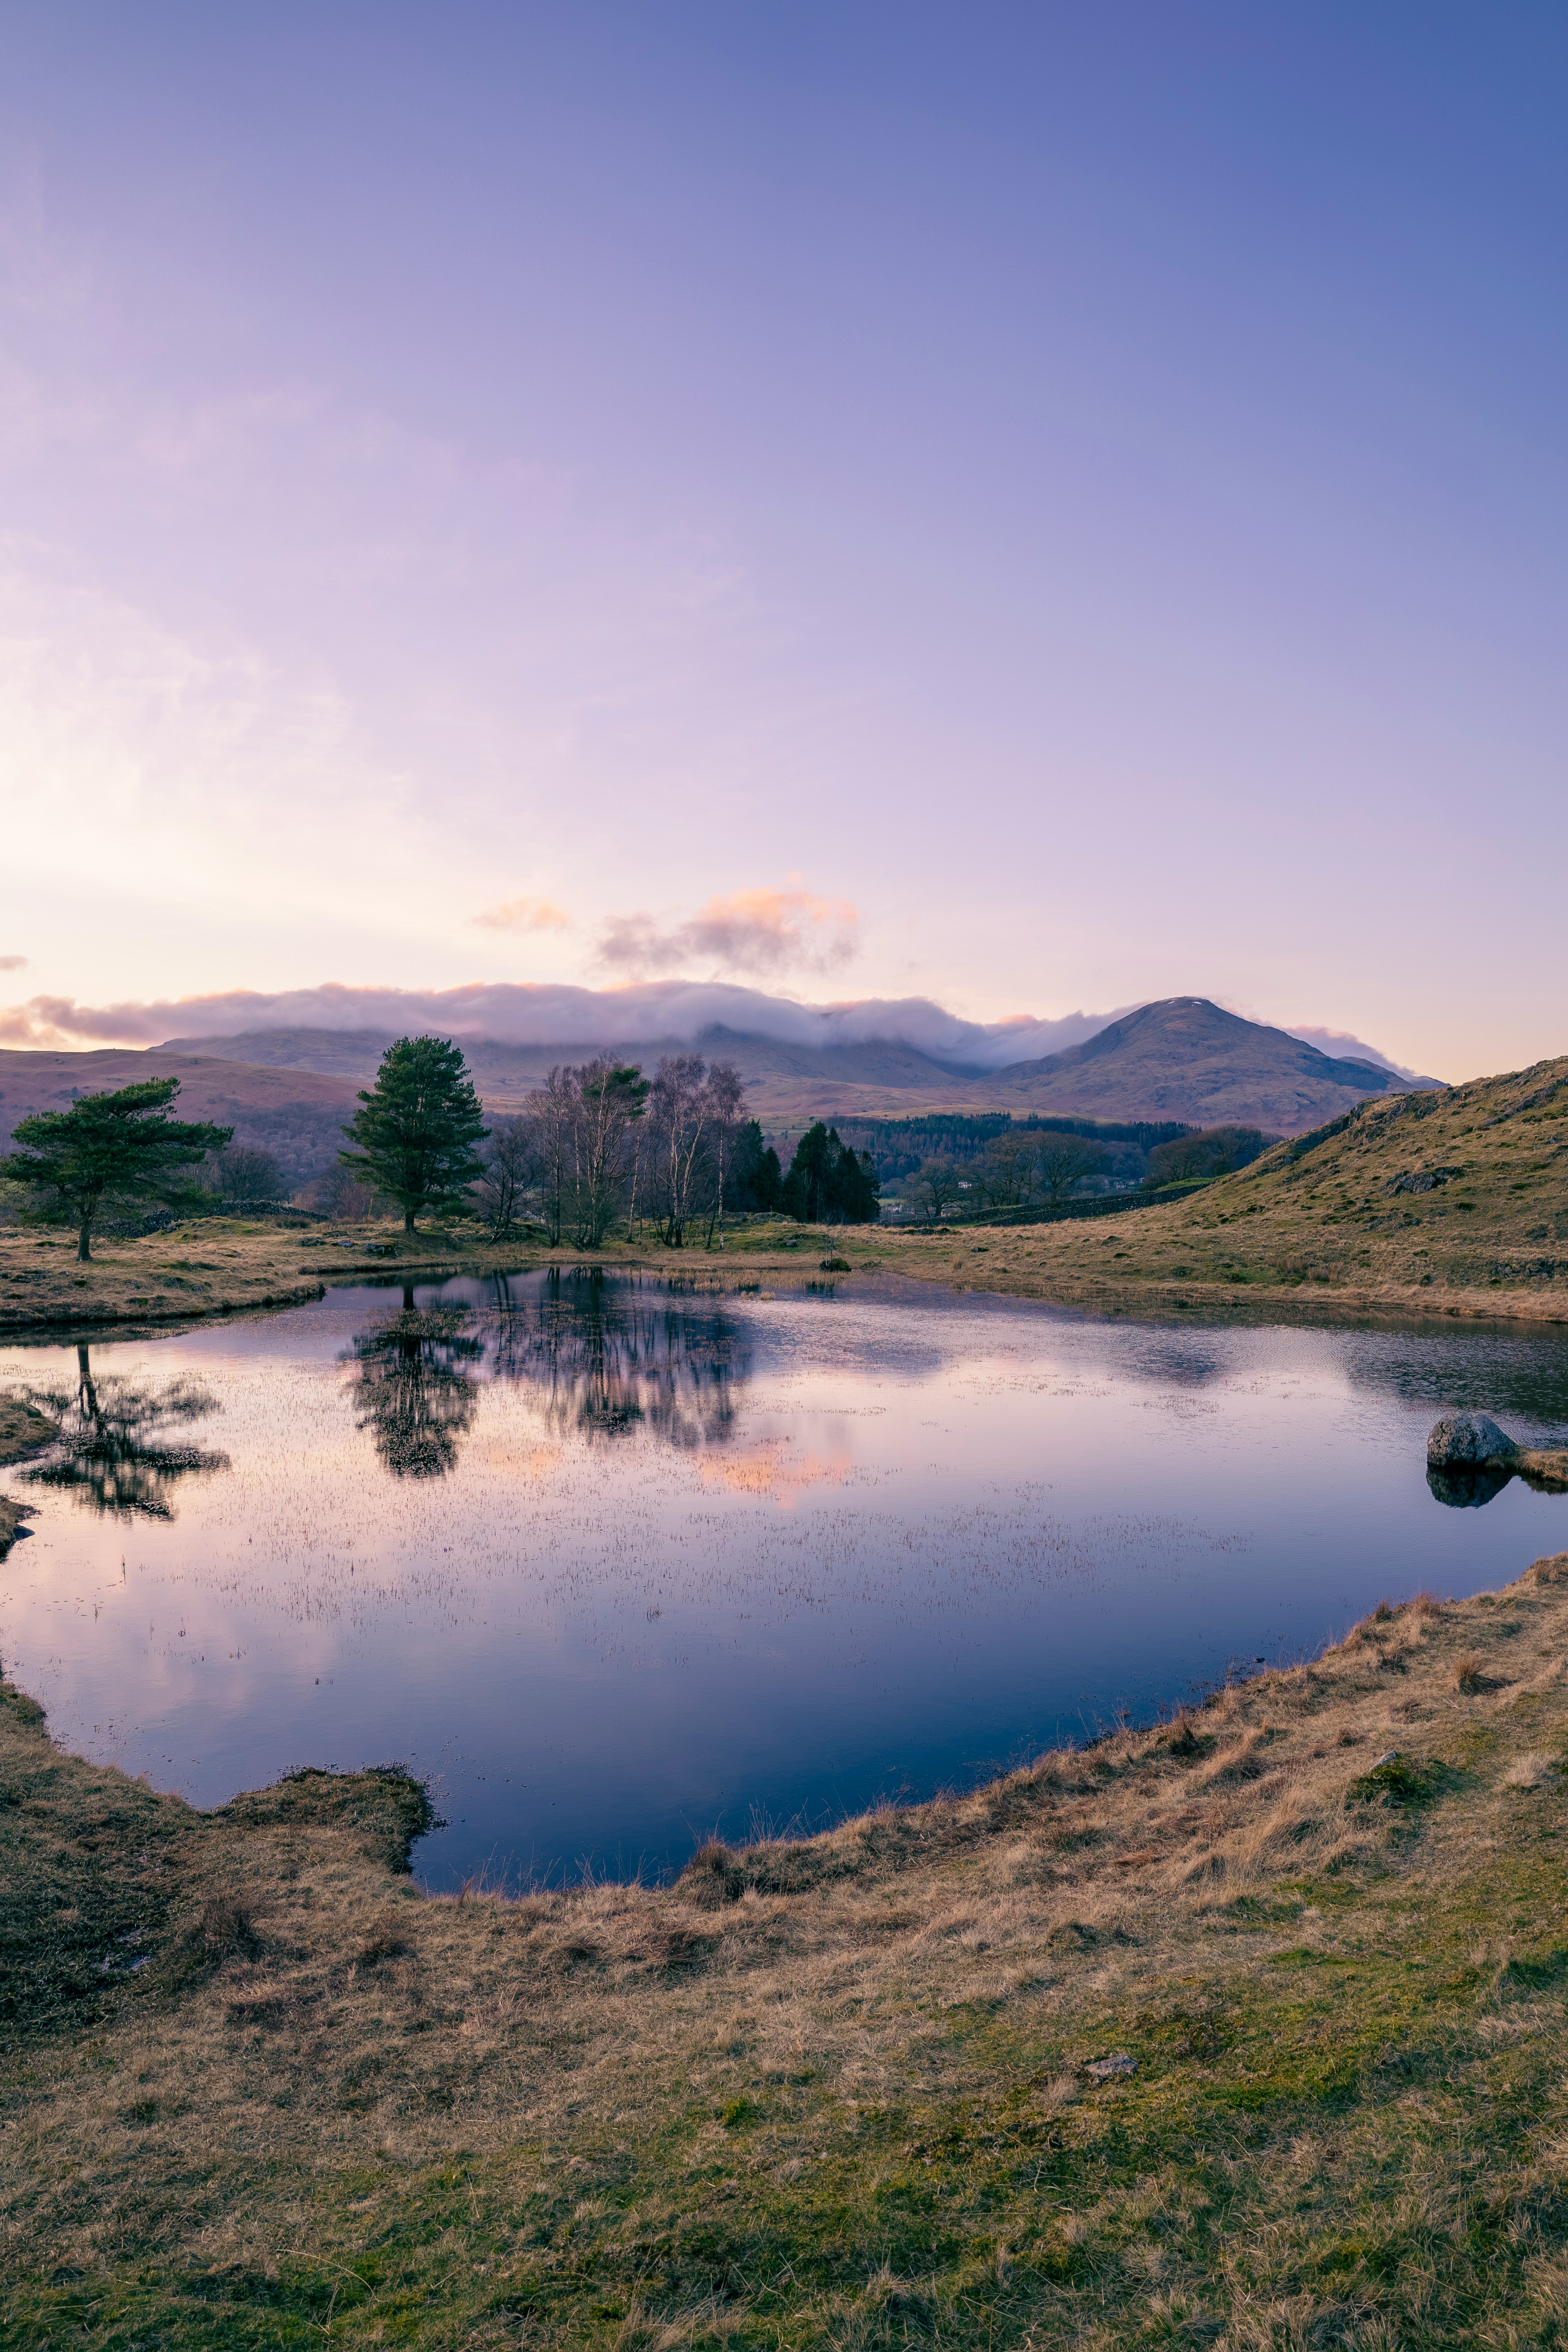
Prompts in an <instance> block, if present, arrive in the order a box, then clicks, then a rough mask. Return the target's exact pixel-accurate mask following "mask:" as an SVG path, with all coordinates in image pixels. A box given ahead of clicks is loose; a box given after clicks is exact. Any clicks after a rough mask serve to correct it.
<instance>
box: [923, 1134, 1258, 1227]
mask: <svg viewBox="0 0 1568 2352" xmlns="http://www.w3.org/2000/svg"><path fill="white" fill-rule="evenodd" d="M1085 1124H1086V1125H1087V1122H1086V1123H1085ZM1270 1140H1271V1139H1270V1138H1268V1137H1267V1136H1265V1135H1264V1134H1263V1133H1262V1132H1261V1130H1260V1129H1258V1128H1256V1127H1211V1128H1183V1129H1178V1131H1177V1133H1176V1134H1175V1135H1174V1136H1172V1137H1171V1138H1170V1139H1168V1140H1167V1141H1164V1142H1161V1143H1156V1144H1155V1145H1154V1146H1153V1148H1152V1150H1149V1151H1147V1152H1146V1153H1143V1154H1142V1170H1143V1178H1142V1181H1143V1182H1144V1184H1145V1185H1146V1186H1147V1187H1148V1188H1149V1189H1150V1190H1156V1189H1158V1188H1160V1187H1162V1186H1163V1185H1166V1184H1174V1183H1180V1182H1184V1181H1191V1180H1192V1179H1194V1178H1207V1177H1211V1176H1222V1175H1224V1174H1225V1173H1226V1171H1228V1170H1230V1169H1232V1168H1245V1167H1247V1165H1249V1163H1250V1162H1251V1161H1252V1160H1256V1159H1257V1158H1258V1154H1259V1152H1261V1151H1262V1150H1265V1148H1266V1147H1267V1145H1268V1142H1269V1141H1270ZM1120 1174H1121V1169H1120V1168H1119V1167H1118V1165H1117V1161H1116V1158H1115V1155H1114V1153H1113V1151H1112V1150H1110V1148H1108V1147H1107V1145H1105V1144H1104V1143H1102V1142H1100V1141H1099V1140H1098V1139H1096V1138H1095V1137H1094V1136H1093V1135H1092V1134H1086V1133H1083V1132H1081V1131H1078V1130H1074V1129H1069V1128H1068V1126H1067V1123H1066V1122H1065V1121H1064V1122H1062V1124H1061V1126H1060V1127H1059V1128H1058V1127H1053V1128H1045V1127H1039V1128H1036V1127H1031V1126H1028V1125H1024V1124H1020V1125H1017V1126H1014V1125H1012V1124H1011V1123H1009V1125H1008V1126H1006V1127H1005V1128H1002V1129H998V1130H997V1131H995V1132H994V1133H993V1134H992V1135H991V1136H990V1138H989V1139H987V1141H986V1143H985V1145H984V1150H982V1151H980V1152H978V1153H976V1154H974V1155H973V1156H971V1157H969V1158H967V1159H963V1160H960V1159H959V1158H958V1157H956V1156H955V1155H954V1154H953V1153H952V1152H933V1153H932V1154H931V1157H930V1158H929V1159H926V1160H921V1163H920V1165H919V1167H918V1169H917V1171H916V1172H915V1175H914V1178H913V1180H912V1181H911V1182H910V1183H909V1184H908V1185H907V1186H906V1188H905V1194H904V1197H905V1199H906V1201H908V1202H909V1203H910V1207H911V1208H912V1209H913V1210H914V1212H915V1213H916V1215H917V1216H918V1217H919V1218H920V1219H921V1222H922V1223H925V1224H927V1225H937V1224H940V1223H942V1219H943V1218H945V1217H948V1216H951V1215H952V1213H953V1211H954V1210H955V1209H958V1208H960V1207H961V1206H962V1207H965V1208H969V1209H1022V1208H1026V1207H1029V1206H1031V1205H1033V1204H1035V1203H1037V1202H1044V1203H1045V1204H1047V1206H1050V1207H1053V1208H1055V1207H1059V1206H1061V1205H1062V1204H1063V1203H1064V1202H1067V1201H1069V1200H1071V1199H1073V1198H1074V1197H1075V1196H1076V1195H1077V1194H1078V1193H1079V1192H1081V1191H1082V1189H1083V1187H1084V1186H1085V1185H1086V1184H1088V1183H1089V1181H1091V1180H1093V1179H1097V1178H1098V1179H1105V1178H1108V1177H1110V1178H1114V1177H1116V1176H1118V1175H1120Z"/></svg>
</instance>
